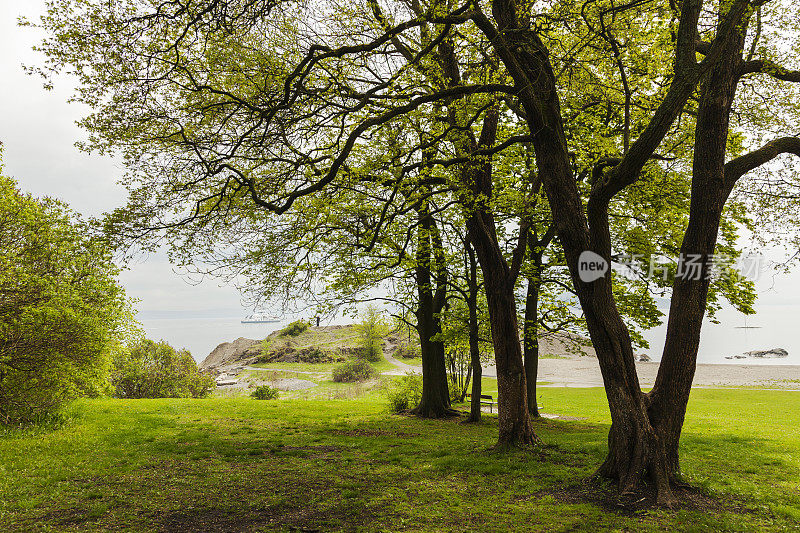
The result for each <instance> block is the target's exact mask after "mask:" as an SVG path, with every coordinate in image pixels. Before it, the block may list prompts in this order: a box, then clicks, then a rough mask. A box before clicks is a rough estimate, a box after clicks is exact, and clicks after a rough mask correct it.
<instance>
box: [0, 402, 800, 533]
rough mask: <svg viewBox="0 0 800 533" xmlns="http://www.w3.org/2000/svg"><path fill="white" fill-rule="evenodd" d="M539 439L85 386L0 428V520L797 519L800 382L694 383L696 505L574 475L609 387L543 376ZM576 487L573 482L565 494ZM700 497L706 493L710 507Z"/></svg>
mask: <svg viewBox="0 0 800 533" xmlns="http://www.w3.org/2000/svg"><path fill="white" fill-rule="evenodd" d="M540 394H541V397H540V403H541V404H542V405H543V406H544V412H546V413H559V414H562V415H566V416H570V417H585V419H583V420H573V421H555V420H540V421H537V422H536V423H535V425H536V430H537V432H538V433H539V435H540V436H541V437H542V439H543V441H544V443H545V444H544V445H543V446H541V447H540V448H538V449H535V450H533V451H527V452H525V451H518V452H511V453H504V454H497V453H492V452H491V451H489V448H490V446H491V445H492V444H493V443H494V442H495V439H496V434H497V423H496V420H495V419H494V418H491V417H487V418H486V420H485V422H483V423H481V424H480V425H465V424H461V423H459V422H458V421H456V420H417V419H414V418H410V417H406V416H397V415H391V414H389V413H388V412H387V411H386V407H385V401H384V400H383V399H382V397H381V394H380V392H379V391H378V390H375V389H373V390H368V388H365V389H364V390H363V391H361V392H358V393H356V394H355V396H356V397H352V398H347V399H342V400H314V399H306V398H296V399H291V398H289V399H287V398H286V397H284V398H282V399H279V400H274V401H257V400H251V399H249V398H230V399H224V398H215V399H208V400H106V399H102V400H81V401H79V402H76V403H75V404H74V405H73V406H72V407H71V408H70V411H69V415H70V416H71V420H70V421H69V422H68V423H67V424H66V425H65V426H63V427H61V428H60V429H55V430H51V431H45V430H26V431H19V430H7V431H6V432H5V433H2V434H0V435H2V436H0V530H2V531H17V530H21V531H30V530H42V531H62V530H87V529H89V530H133V531H163V530H168V531H287V530H292V529H294V530H297V529H301V530H303V528H305V529H306V530H309V529H310V530H313V529H320V530H325V531H329V530H346V531H350V530H367V531H401V530H438V531H450V530H452V531H538V530H555V531H564V530H569V531H598V530H609V529H610V530H698V531H699V530H714V531H720V530H741V531H752V530H754V529H767V530H784V529H792V528H797V527H798V523H799V522H800V473H799V472H800V431H799V430H798V427H800V402H798V399H800V396H798V394H800V393H794V392H780V391H746V390H713V389H704V390H696V391H694V392H693V397H692V401H691V404H690V406H689V415H688V417H687V421H686V427H685V431H684V439H683V450H682V453H683V466H684V470H685V474H686V475H687V477H688V479H689V480H690V481H691V482H692V483H694V484H695V485H699V486H701V487H703V489H704V491H705V492H706V493H707V494H708V495H709V497H708V498H706V499H705V500H704V501H705V502H706V503H705V504H704V506H702V508H696V507H694V506H690V507H688V508H684V509H679V510H675V511H670V510H646V511H640V512H634V511H628V510H620V509H615V508H613V506H604V505H601V504H598V503H591V502H590V501H587V500H586V498H583V497H582V496H581V494H584V493H585V491H582V490H581V488H582V487H585V485H584V484H583V480H584V479H586V478H587V477H588V476H589V475H590V474H591V473H592V471H593V469H594V468H596V466H597V465H598V464H599V463H600V461H601V460H602V458H603V455H604V451H605V446H606V445H605V439H606V432H607V430H608V410H607V408H606V404H605V397H604V392H603V390H602V389H567V388H542V389H540ZM576 489H577V490H576ZM709 502H710V503H709Z"/></svg>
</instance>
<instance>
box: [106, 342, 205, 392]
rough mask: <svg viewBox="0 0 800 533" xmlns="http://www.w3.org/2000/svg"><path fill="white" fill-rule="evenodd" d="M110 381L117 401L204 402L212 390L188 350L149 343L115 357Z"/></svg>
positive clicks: (132, 347) (138, 344)
mask: <svg viewBox="0 0 800 533" xmlns="http://www.w3.org/2000/svg"><path fill="white" fill-rule="evenodd" d="M111 380H112V384H113V386H114V395H115V396H116V397H117V398H203V397H205V396H208V393H209V392H210V390H211V389H212V388H213V387H214V386H215V382H214V379H213V378H212V377H211V376H210V375H208V374H205V373H202V372H200V371H199V370H198V368H197V364H196V363H195V361H194V359H193V358H192V355H191V354H190V353H189V351H188V350H176V349H175V348H173V347H172V346H170V345H169V344H168V343H167V342H165V341H159V342H155V341H152V340H150V339H142V340H140V341H139V342H137V343H136V344H134V345H133V346H131V347H129V348H128V349H126V350H122V351H121V352H120V353H119V354H118V356H117V357H116V358H115V360H114V368H113V371H112V378H111Z"/></svg>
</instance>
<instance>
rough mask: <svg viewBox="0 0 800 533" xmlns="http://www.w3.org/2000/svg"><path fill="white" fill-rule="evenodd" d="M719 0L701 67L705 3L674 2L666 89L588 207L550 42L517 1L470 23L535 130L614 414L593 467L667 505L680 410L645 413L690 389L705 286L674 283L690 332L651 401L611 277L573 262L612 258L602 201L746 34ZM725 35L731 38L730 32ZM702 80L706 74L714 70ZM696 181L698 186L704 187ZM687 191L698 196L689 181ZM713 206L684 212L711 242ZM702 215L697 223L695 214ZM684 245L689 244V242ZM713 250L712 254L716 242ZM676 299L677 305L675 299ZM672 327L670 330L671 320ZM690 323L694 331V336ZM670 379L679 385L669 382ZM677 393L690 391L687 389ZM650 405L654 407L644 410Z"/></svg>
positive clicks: (743, 11)
mask: <svg viewBox="0 0 800 533" xmlns="http://www.w3.org/2000/svg"><path fill="white" fill-rule="evenodd" d="M723 4H724V9H730V14H729V16H728V14H724V17H721V18H720V21H721V23H720V24H719V27H718V32H717V35H716V39H715V40H718V41H717V43H715V44H716V46H714V45H712V47H711V49H712V51H713V54H711V55H713V56H715V57H714V58H713V59H712V60H710V61H706V62H705V63H704V64H703V65H702V67H701V66H700V65H698V64H697V61H696V50H697V48H696V47H697V27H698V20H699V17H700V13H701V10H702V7H703V3H702V2H701V1H699V0H684V2H682V3H680V4H679V5H680V11H681V14H680V20H679V24H678V28H677V32H676V56H675V75H674V78H673V81H672V83H671V84H670V87H669V90H668V92H667V93H666V95H665V96H664V98H663V100H662V101H661V103H660V105H659V106H658V108H657V109H656V111H655V113H654V114H653V117H652V118H651V120H650V121H649V123H648V124H647V126H646V127H645V128H644V130H643V131H642V133H641V134H640V135H639V137H638V138H637V139H636V142H634V143H633V144H632V145H630V147H629V150H628V151H627V152H626V154H625V155H624V157H622V158H621V159H620V160H619V161H618V162H616V163H611V166H613V170H612V171H610V172H608V173H605V172H603V168H604V167H603V166H602V165H598V167H597V168H596V169H595V173H594V175H593V180H592V191H591V194H590V199H589V202H588V204H587V206H586V207H587V209H586V212H585V213H584V211H583V205H582V202H581V196H580V193H579V191H578V187H577V183H576V181H575V179H574V177H573V175H572V169H571V161H570V156H569V152H568V148H567V146H568V144H567V140H566V137H565V135H564V129H563V119H562V117H561V111H560V105H559V101H558V94H557V87H556V83H555V76H554V74H553V69H552V65H551V63H550V60H549V58H548V55H549V51H548V50H547V47H546V46H545V45H544V43H543V42H542V40H541V39H540V37H539V35H538V34H537V33H536V31H535V30H534V29H531V28H530V25H529V22H528V20H527V18H526V15H525V14H524V12H523V11H520V10H519V6H518V2H516V1H515V0H493V1H492V15H493V17H494V21H495V23H496V24H497V26H494V25H493V23H492V22H491V21H490V20H489V19H488V18H486V17H485V16H483V14H482V13H480V12H478V13H477V14H476V15H475V17H474V20H475V22H476V25H477V26H478V27H479V28H480V29H481V30H482V31H483V32H484V33H485V34H486V35H487V36H488V37H489V38H490V39H491V41H492V44H493V49H494V50H495V51H496V52H497V54H498V56H499V57H500V59H501V60H502V61H503V63H504V65H505V66H506V67H507V68H508V69H509V73H510V75H511V76H512V77H513V79H514V82H515V85H516V87H517V88H518V93H517V94H518V97H519V98H520V103H521V104H522V107H523V108H524V109H525V112H526V119H527V122H528V126H529V130H530V132H531V135H532V136H533V142H532V144H533V146H534V151H535V154H536V164H537V170H538V173H539V176H540V177H541V179H542V183H543V185H544V187H545V190H546V192H547V197H548V200H549V203H550V207H551V210H552V212H553V219H554V221H555V222H556V224H557V227H558V235H559V239H560V241H561V244H562V246H563V248H564V252H565V256H566V259H567V264H568V266H569V269H570V273H571V275H572V281H573V284H574V286H575V290H576V293H577V295H578V298H579V300H580V303H581V307H582V309H583V311H584V313H585V316H586V323H587V326H588V328H589V334H590V337H591V339H592V343H593V345H594V347H595V350H596V351H597V359H598V362H599V363H600V369H601V372H602V374H603V382H604V384H605V389H606V396H607V397H608V403H609V408H610V411H611V420H612V426H611V430H610V433H609V455H608V458H607V459H606V461H605V463H604V464H603V466H602V467H601V469H600V473H601V474H603V475H606V476H608V477H611V478H614V479H616V480H617V481H618V482H619V485H620V488H621V489H622V491H623V493H624V492H629V491H634V490H636V489H637V486H638V484H639V483H640V481H641V480H642V479H644V478H649V479H650V480H651V481H652V482H653V483H654V485H655V486H656V488H657V491H658V502H659V503H661V504H667V505H670V504H672V503H673V502H674V497H673V495H672V491H671V488H670V477H671V475H670V473H671V471H672V470H673V466H674V465H673V464H672V461H670V460H668V459H667V455H668V454H667V452H666V446H667V445H669V446H673V445H675V446H677V440H673V438H672V436H670V435H668V434H667V433H664V428H665V427H667V426H670V427H674V426H678V427H679V426H680V424H681V423H682V421H683V416H682V414H681V415H680V416H675V415H676V414H677V413H678V411H677V410H675V409H674V408H669V410H668V411H669V412H668V413H667V416H663V415H658V416H656V417H654V419H653V420H651V418H650V416H651V415H650V413H656V412H659V411H661V410H662V406H663V408H665V409H666V406H667V405H669V402H670V400H669V398H668V397H669V396H670V395H671V394H673V392H674V390H673V389H680V390H679V391H678V392H682V391H683V389H684V388H685V387H686V386H687V382H686V377H685V376H682V375H681V373H686V375H687V376H688V375H689V374H692V375H693V366H694V354H695V352H696V349H697V339H698V338H699V322H700V319H701V318H702V312H700V311H701V310H704V308H703V307H702V306H704V303H699V300H703V301H704V300H705V294H704V293H703V290H702V286H692V287H689V286H686V287H679V288H678V293H679V295H678V300H679V302H683V303H691V304H693V306H694V310H692V311H690V313H691V314H692V315H693V316H692V318H691V320H692V321H694V322H693V324H694V326H693V328H692V330H690V332H689V334H688V335H683V340H681V341H678V340H675V341H673V340H672V339H670V345H672V343H674V344H675V346H676V348H675V350H671V351H678V352H682V353H683V355H681V356H679V357H675V359H676V362H675V363H674V364H672V363H668V364H667V367H669V368H670V371H669V374H668V373H667V372H666V370H665V371H664V372H663V373H662V374H663V378H662V383H663V385H662V390H663V391H664V392H663V393H656V394H654V395H653V396H652V397H648V396H647V395H645V394H644V393H642V391H641V388H640V386H639V380H638V377H637V375H636V368H635V363H634V359H633V350H632V349H631V340H630V335H629V333H628V330H627V328H626V327H625V324H624V322H623V321H622V319H621V317H620V315H619V312H618V310H617V308H616V305H615V303H614V298H613V294H612V290H611V289H612V286H611V275H610V273H607V274H606V275H605V276H604V277H602V278H600V279H598V280H595V281H591V282H584V281H582V280H581V279H580V275H579V268H578V267H579V264H578V262H579V258H580V255H581V253H582V252H584V251H591V252H594V253H596V254H598V255H600V257H602V258H603V259H604V260H605V261H606V262H608V263H610V259H611V238H610V231H609V224H608V205H609V202H610V201H611V199H612V198H613V197H614V196H615V195H616V194H617V193H618V192H620V191H621V190H623V189H624V188H625V187H627V186H628V185H630V184H631V183H633V182H634V181H635V180H636V179H637V178H638V176H639V173H640V172H641V169H642V168H643V167H644V165H645V164H646V163H647V161H648V159H649V158H650V157H652V155H653V153H654V152H655V150H656V149H657V148H658V145H659V144H660V143H661V141H662V140H663V138H664V136H665V135H666V134H667V133H668V131H669V129H670V128H671V126H672V124H674V121H675V119H676V118H677V117H678V115H679V114H680V113H681V111H682V109H683V107H684V106H685V104H686V101H687V100H688V98H689V97H690V96H691V94H692V93H693V92H694V90H695V88H696V86H697V83H698V82H699V81H700V80H701V79H702V77H703V75H704V74H707V73H708V70H707V69H708V68H709V67H714V65H716V64H717V63H718V61H719V59H718V58H719V57H720V56H724V55H725V53H724V52H723V53H722V54H719V53H718V52H719V50H720V48H728V50H730V49H731V44H730V42H731V40H735V39H736V37H735V34H736V32H741V33H742V34H744V31H745V27H746V21H747V17H748V16H749V13H750V12H751V10H752V6H751V5H750V4H749V3H747V2H735V3H723ZM732 35H734V37H731V36H732ZM720 43H722V44H720ZM711 55H710V56H709V57H711ZM731 57H733V56H731ZM709 78H710V79H712V80H713V78H714V73H712V74H711V75H710V76H709ZM726 83H727V82H726ZM706 91H708V88H707V89H706ZM707 96H709V99H713V98H719V97H720V96H721V95H720V94H716V95H711V94H710V93H707ZM709 103H710V102H709ZM717 105H719V103H718V104H717ZM723 118H724V117H723V116H722V115H721V114H719V113H717V114H716V116H715V118H712V116H711V115H709V124H710V123H712V122H714V121H716V123H717V126H724V127H725V129H727V122H726V121H721V119H723ZM723 122H725V123H724V124H723ZM721 129H722V128H720V131H721ZM706 135H708V132H707V131H706V130H705V129H703V130H700V129H699V128H698V133H697V137H698V139H700V140H701V142H702V138H703V137H704V136H706ZM722 138H723V139H724V138H725V136H724V135H723V136H722ZM723 155H724V152H723ZM696 156H697V154H696ZM714 161H715V163H714V164H715V165H717V164H718V163H719V162H718V161H717V160H716V159H715V160H714ZM696 163H697V161H696ZM711 181H713V180H711ZM722 181H723V180H719V181H718V183H719V184H720V185H722ZM698 186H699V187H700V188H701V189H702V188H704V187H705V186H704V185H698ZM692 192H693V194H694V193H695V189H694V186H693V191H692ZM693 200H694V197H693ZM699 201H700V198H698V202H699ZM693 205H694V201H693ZM715 209H716V206H715V205H711V206H708V207H707V206H705V205H699V204H698V205H697V206H696V207H695V209H694V210H693V211H692V213H690V216H691V215H695V220H696V223H697V234H696V236H697V238H698V241H702V242H706V243H707V242H708V238H709V237H711V238H712V241H713V239H715V238H716V234H715V233H716V225H715V224H713V223H711V222H713V221H714V220H715V219H716V222H717V224H718V222H719V220H718V217H717V214H716V213H715V212H714V211H715ZM700 214H702V215H703V217H702V218H703V219H704V220H700V219H698V216H699V215H700ZM690 226H691V224H690ZM712 226H714V227H713V228H712ZM692 231H694V230H692ZM688 233H689V234H688V235H687V238H688V241H691V240H693V239H694V238H695V237H694V234H692V233H691V232H688ZM712 233H713V237H712ZM688 241H687V246H689V244H688ZM692 246H694V244H692ZM706 247H707V246H706ZM687 249H688V248H687ZM710 249H711V250H713V246H712V247H711V248H710ZM487 279H488V278H487ZM682 291H685V296H681V292H682ZM675 305H676V306H677V303H676V304H675ZM676 309H677V307H676ZM681 312H682V310H681ZM698 312H699V315H698ZM674 324H675V326H673V332H675V328H676V327H677V325H678V322H674ZM694 329H696V330H697V332H698V333H697V334H696V335H695V333H694V331H693V330H694ZM675 335H679V334H678V333H673V336H675ZM669 357H670V358H672V357H673V356H669ZM689 359H691V361H689V362H690V368H689V369H688V371H687V369H681V368H680V365H681V363H685V362H687V361H688V360H689ZM662 364H663V363H662ZM673 383H677V384H678V385H677V386H676V387H673V385H672V384H673ZM668 384H669V385H668ZM690 385H691V379H689V380H688V386H690ZM662 395H663V396H662ZM683 396H686V397H688V396H687V395H686V394H684V395H683ZM654 400H658V402H655V401H654ZM677 403H678V404H682V405H683V410H685V402H684V401H683V398H680V400H679V401H678V402H677ZM648 408H651V410H650V412H648ZM664 412H665V413H666V412H667V411H664ZM667 419H669V421H668V422H667ZM667 441H669V442H667ZM676 449H677V448H676Z"/></svg>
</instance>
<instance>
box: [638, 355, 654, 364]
mask: <svg viewBox="0 0 800 533" xmlns="http://www.w3.org/2000/svg"><path fill="white" fill-rule="evenodd" d="M633 358H634V359H635V360H636V361H638V362H639V363H649V362H650V361H652V359H650V356H649V355H647V354H646V353H637V354H633Z"/></svg>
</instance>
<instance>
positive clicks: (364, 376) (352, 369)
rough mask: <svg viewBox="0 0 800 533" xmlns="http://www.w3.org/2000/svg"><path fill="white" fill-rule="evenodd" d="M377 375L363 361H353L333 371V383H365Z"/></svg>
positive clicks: (369, 365) (370, 366)
mask: <svg viewBox="0 0 800 533" xmlns="http://www.w3.org/2000/svg"><path fill="white" fill-rule="evenodd" d="M377 375H378V373H377V372H376V371H375V369H374V368H372V365H371V364H369V363H368V362H366V361H365V360H363V359H353V360H352V361H348V362H346V363H344V364H343V365H339V366H337V367H336V368H334V369H333V381H335V382H337V383H354V382H356V381H366V380H368V379H371V378H374V377H375V376H377Z"/></svg>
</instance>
